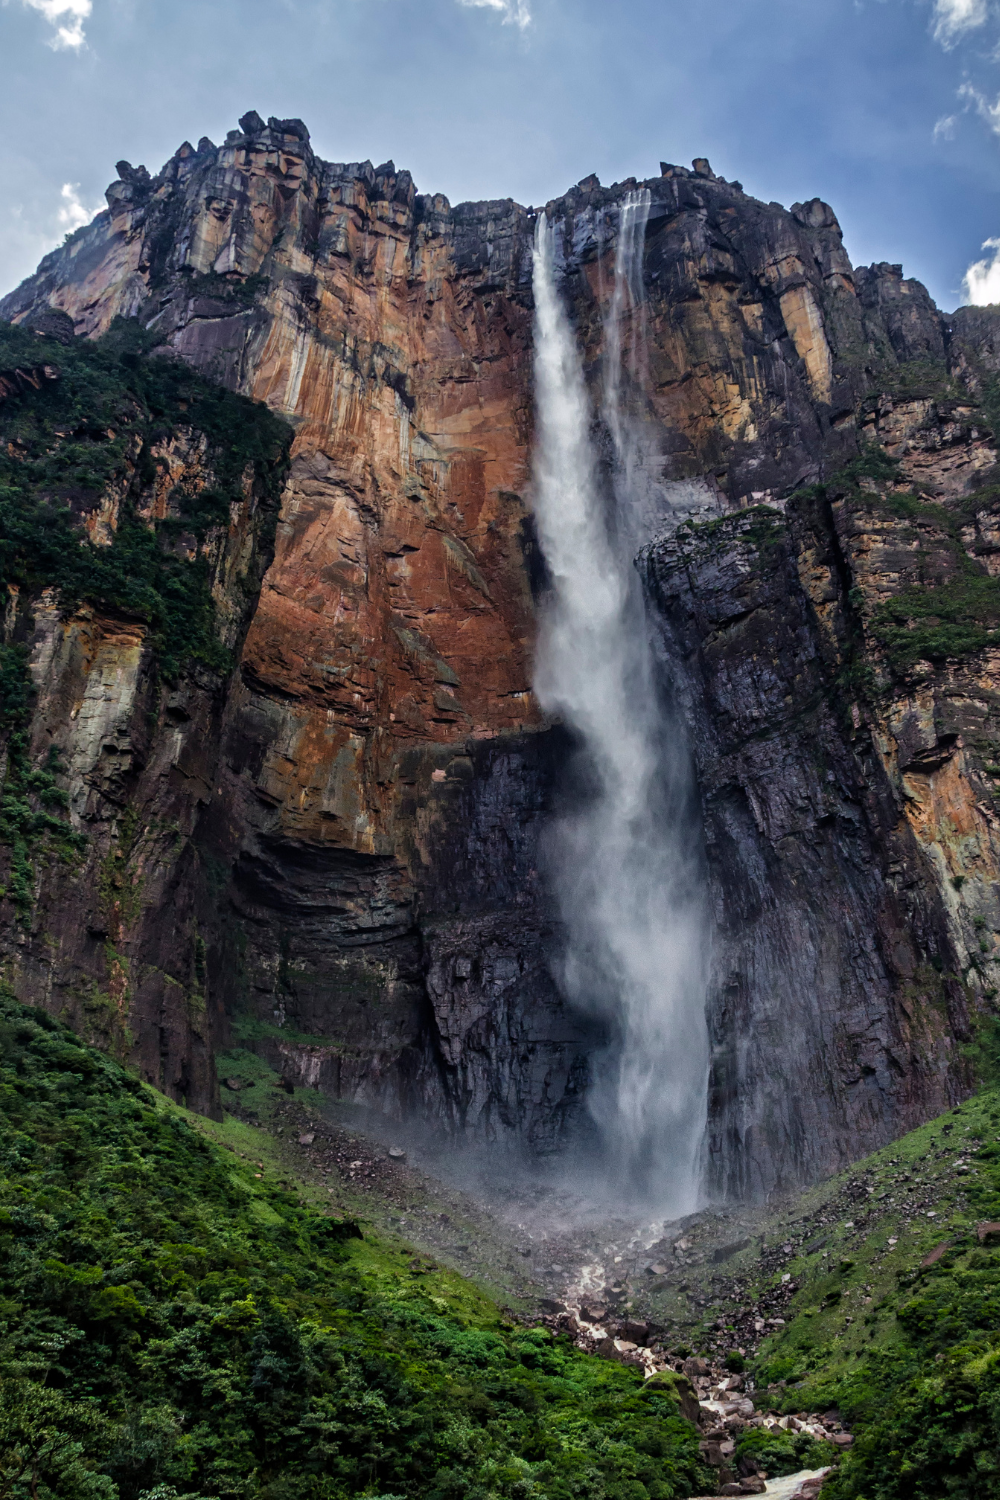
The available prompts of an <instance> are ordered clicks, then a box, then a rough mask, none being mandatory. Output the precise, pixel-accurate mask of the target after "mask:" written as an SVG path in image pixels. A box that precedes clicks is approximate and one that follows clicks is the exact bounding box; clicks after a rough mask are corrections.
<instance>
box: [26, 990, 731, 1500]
mask: <svg viewBox="0 0 1000 1500" xmlns="http://www.w3.org/2000/svg"><path fill="white" fill-rule="evenodd" d="M199 1123H200V1122H197V1120H196V1118H195V1117H192V1116H187V1115H186V1114H185V1112H184V1111H182V1110H180V1109H178V1108H176V1107H174V1106H172V1105H170V1104H168V1103H167V1102H166V1101H164V1100H163V1099H162V1098H160V1097H159V1096H158V1095H156V1094H155V1093H154V1092H153V1091H152V1090H150V1089H147V1088H145V1087H143V1086H141V1085H140V1084H138V1083H137V1082H136V1081H135V1080H133V1079H132V1078H130V1077H129V1076H128V1075H127V1074H126V1073H125V1072H124V1071H123V1070H122V1069H121V1068H119V1067H118V1066H117V1065H116V1064H114V1063H113V1062H111V1061H109V1060H108V1059H107V1058H105V1057H103V1056H101V1054H99V1053H97V1052H94V1051H92V1050H90V1049H88V1048H86V1047H84V1046H83V1045H82V1044H81V1043H80V1042H79V1041H78V1040H77V1039H76V1038H75V1037H73V1036H72V1035H71V1034H70V1033H69V1032H67V1031H66V1030H65V1029H64V1028H63V1027H62V1026H60V1025H59V1024H58V1023H57V1022H55V1021H53V1020H51V1019H50V1018H48V1017H47V1016H45V1015H44V1014H42V1013H39V1012H34V1011H31V1010H28V1009H26V1008H24V1007H22V1006H20V1005H18V1004H17V1003H16V1002H14V1001H13V1000H11V999H9V998H7V997H0V1152H2V1160H3V1176H2V1179H0V1246H2V1252H0V1496H3V1497H4V1500H29V1497H31V1500H115V1497H120V1500H139V1497H146V1500H154V1497H155V1500H171V1497H174V1496H183V1497H186V1500H199V1497H220V1500H222V1497H234V1500H237V1497H238V1500H257V1497H260V1500H264V1497H267V1500H300V1497H302V1500H305V1497H308V1500H327V1497H330V1500H334V1497H336V1500H339V1497H342V1496H352V1495H364V1496H372V1497H375V1496H380V1497H382V1500H389V1497H390V1496H392V1497H400V1500H402V1497H411V1496H412V1497H414V1500H416V1497H418V1496H419V1497H422V1500H424V1497H427V1500H460V1497H461V1500H492V1497H498V1500H499V1497H511V1500H529V1497H535V1496H537V1497H553V1500H556V1497H558V1500H563V1497H565V1500H570V1497H573V1500H604V1497H607V1500H647V1497H649V1500H670V1497H672V1496H675V1495H678V1496H683V1495H689V1494H692V1493H696V1492H699V1491H703V1490H704V1487H705V1486H706V1484H707V1483H709V1476H708V1475H707V1474H706V1473H705V1471H704V1470H702V1469H701V1468H700V1466H699V1455H698V1445H697V1434H696V1432H695V1429H694V1428H693V1427H691V1426H690V1424H688V1423H687V1422H685V1421H684V1420H683V1419H682V1418H681V1417H680V1416H679V1414H678V1405H677V1401H676V1397H675V1393H674V1391H673V1388H672V1385H671V1384H670V1383H669V1382H657V1383H656V1384H655V1386H654V1387H653V1389H649V1390H647V1389H646V1388H645V1387H644V1385H643V1380H642V1376H641V1373H640V1372H638V1371H636V1370H634V1369H627V1368H624V1367H621V1366H619V1365H616V1364H613V1363H611V1362H606V1361H600V1360H597V1359H594V1358H592V1357H589V1356H586V1355H583V1354H581V1353H579V1352H578V1351H577V1350H575V1349H573V1348H572V1346H571V1345H570V1344H569V1343H568V1342H567V1341H564V1340H557V1339H554V1338H553V1337H552V1336H551V1335H550V1334H549V1333H548V1332H547V1331H546V1330H545V1329H540V1328H536V1329H531V1328H519V1327H514V1326H512V1325H511V1324H510V1323H505V1322H504V1321H503V1319H502V1317H501V1315H500V1314H499V1312H498V1310H497V1309H496V1307H495V1306H494V1305H493V1304H492V1303H490V1302H488V1301H487V1300H486V1299H485V1298H484V1297H482V1296H480V1295H479V1294H478V1293H477V1292H476V1291H475V1290H474V1289H473V1288H472V1287H471V1286H470V1284H469V1283H468V1282H464V1281H462V1280H461V1278H459V1277H457V1276H454V1275H452V1274H451V1273H448V1272H443V1271H441V1270H440V1269H438V1268H437V1267H435V1266H433V1264H432V1263H428V1262H427V1261H426V1260H421V1259H419V1258H418V1259H412V1258H411V1252H410V1251H408V1250H407V1249H406V1247H404V1246H401V1245H398V1244H383V1243H380V1242H378V1241H375V1240H373V1239H372V1238H371V1237H370V1236H368V1237H366V1238H365V1239H361V1238H359V1236H358V1230H357V1228H356V1226H354V1225H353V1224H352V1223H350V1222H336V1221H333V1220H331V1219H328V1218H326V1217H324V1216H323V1215H322V1214H320V1213H319V1212H317V1211H315V1210H311V1209H307V1208H305V1207H303V1206H302V1205H300V1204H299V1203H298V1202H297V1201H296V1200H295V1199H294V1198H293V1197H292V1195H291V1194H290V1193H288V1192H286V1191H284V1190H283V1189H282V1188H281V1187H279V1186H278V1185H277V1184H276V1183H275V1182H274V1181H273V1180H272V1179H271V1177H270V1174H269V1173H268V1172H267V1171H266V1170H265V1169H264V1168H263V1167H262V1168H260V1169H259V1170H257V1171H255V1170H254V1168H255V1167H256V1163H254V1162H250V1163H247V1164H244V1163H242V1162H241V1161H239V1160H238V1159H236V1158H234V1157H231V1156H230V1155H229V1154H228V1153H227V1152H226V1151H225V1150H223V1149H222V1148H221V1147H220V1146H219V1145H217V1144H215V1143H214V1142H213V1141H212V1140H211V1139H210V1133H211V1129H212V1127H210V1126H207V1125H206V1127H205V1129H204V1130H202V1129H200V1128H198V1126H199Z"/></svg>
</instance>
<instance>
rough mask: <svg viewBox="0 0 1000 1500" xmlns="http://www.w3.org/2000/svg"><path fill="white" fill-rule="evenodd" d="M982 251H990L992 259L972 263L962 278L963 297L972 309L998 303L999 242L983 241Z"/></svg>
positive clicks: (999, 298)
mask: <svg viewBox="0 0 1000 1500" xmlns="http://www.w3.org/2000/svg"><path fill="white" fill-rule="evenodd" d="M983 249H984V250H992V251H993V255H992V257H990V256H985V257H984V258H983V259H982V260H977V261H974V262H973V263H972V265H971V266H970V267H969V269H968V270H967V271H966V273H965V275H964V276H963V277H962V286H963V289H964V291H965V295H966V297H967V298H968V300H969V301H970V302H971V303H972V305H973V307H988V306H989V305H990V304H991V303H993V302H1000V240H984V242H983Z"/></svg>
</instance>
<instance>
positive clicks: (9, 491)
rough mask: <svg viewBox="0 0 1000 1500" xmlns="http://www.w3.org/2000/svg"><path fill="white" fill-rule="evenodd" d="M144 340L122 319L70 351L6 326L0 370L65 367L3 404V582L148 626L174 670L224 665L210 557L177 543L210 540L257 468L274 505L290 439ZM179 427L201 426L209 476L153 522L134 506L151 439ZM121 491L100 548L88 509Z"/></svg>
mask: <svg viewBox="0 0 1000 1500" xmlns="http://www.w3.org/2000/svg"><path fill="white" fill-rule="evenodd" d="M149 344H150V340H149V338H148V336H147V335H145V334H144V333H143V332H142V330H141V329H140V328H139V326H138V324H137V323H135V322H128V321H124V320H118V321H117V322H116V324H115V326H114V327H113V328H112V329H111V331H110V332H109V333H108V334H106V335H105V336H104V338H102V339H98V340H96V341H93V342H92V341H90V340H84V339H81V340H78V341H76V342H75V343H73V344H71V345H70V346H69V347H64V346H63V345H61V344H59V343H57V342H56V341H54V340H52V339H47V338H40V337H39V336H38V335H37V334H35V333H32V332H29V331H27V330H25V329H21V328H14V327H11V326H10V325H8V324H3V325H0V369H6V370H14V369H19V368H20V369H24V370H32V369H37V368H39V367H40V366H41V365H42V364H45V363H47V364H48V365H50V366H51V367H53V368H54V369H56V370H58V378H56V379H52V380H42V381H41V384H40V389H38V390H33V389H31V388H30V386H28V387H26V388H25V391H24V394H22V395H19V396H11V397H8V399H7V400H6V401H5V402H4V403H3V404H2V405H0V589H2V590H5V591H6V590H11V589H15V590H19V591H20V595H21V597H22V598H23V597H31V596H36V595H37V594H38V593H40V592H41V590H43V589H45V588H53V589H55V590H57V592H58V596H59V599H60V602H61V604H62V605H63V607H64V608H66V609H67V610H70V609H72V608H74V607H75V606H76V605H77V604H79V603H81V602H84V601H85V602H88V603H90V604H94V605H96V606H98V607H100V608H105V609H109V610H112V611H114V612H116V613H118V614H120V615H124V616H126V617H128V618H131V619H135V620H140V621H143V622H145V623H146V624H147V625H148V626H149V629H150V636H151V642H152V645H153V646H154V648H155V650H156V653H157V662H158V669H159V671H160V674H161V675H162V676H163V677H166V678H168V679H172V678H174V677H176V676H177V674H178V672H179V671H180V670H181V668H182V667H183V665H184V664H185V663H186V662H188V661H196V662H201V663H203V664H204V665H205V666H208V667H209V668H211V669H212V670H214V671H217V672H225V671H228V670H229V669H230V667H231V662H230V659H229V653H228V652H227V651H226V649H225V647H224V646H223V645H222V643H221V641H220V640H219V638H218V634H217V631H216V628H215V614H214V608H213V603H212V596H211V591H210V576H209V564H208V561H207V559H206V558H205V557H204V556H203V555H202V554H201V551H200V550H199V551H198V553H197V556H196V557H195V558H194V559H193V560H189V559H188V557H187V555H186V551H187V550H188V549H186V548H180V549H179V548H178V546H177V543H178V539H179V538H180V537H182V536H189V537H192V538H193V539H194V541H195V542H196V543H198V544H201V543H202V542H204V540H205V538H206V536H207V534H208V533H209V531H210V530H211V528H212V527H213V526H218V525H225V524H227V523H228V520H229V506H230V502H231V501H232V500H236V499H241V498H243V486H244V477H245V475H246V472H247V469H248V467H250V468H252V470H253V474H254V478H255V479H256V481H257V483H258V486H259V487H260V489H261V492H262V494H263V497H264V499H265V501H267V500H268V499H269V500H270V501H271V504H272V507H274V508H275V510H276V506H277V499H278V494H279V491H280V487H281V483H282V479H283V474H284V469H285V463H286V457H287V449H288V443H289V440H290V436H291V435H290V432H289V429H288V428H287V427H286V425H285V424H284V423H283V422H282V421H280V419H279V418H277V417H276V416H274V415H273V413H271V412H270V411H268V410H267V408H266V407H264V406H261V405H258V404H257V403H255V402H252V401H248V400H247V399H246V398H245V397H243V396H237V395H234V394H233V393H232V392H231V391H226V390H224V389H223V388H222V387H220V386H215V385H212V384H211V383H210V382H209V381H207V380H204V379H203V378H202V377H200V376H198V375H196V374H195V373H194V372H193V371H192V370H190V369H189V368H188V367H187V366H186V365H183V364H181V363H180V362H179V361H177V360H174V359H169V358H164V357H162V356H160V355H157V356H154V357H150V355H149ZM181 429H190V430H193V431H194V432H195V433H196V434H197V433H203V434H204V436H205V439H206V441H207V449H206V453H205V462H206V465H207V468H208V470H209V472H210V475H211V483H209V484H208V485H206V486H204V487H202V488H200V489H199V488H198V487H196V486H194V485H189V486H188V487H187V489H186V490H184V491H183V492H182V493H179V494H175V495H173V496H172V499H173V500H174V502H175V508H176V511H177V514H175V515H171V516H168V517H166V518H164V519H163V520H160V521H158V522H152V523H150V522H148V521H147V520H145V519H143V518H142V517H140V516H139V514H138V513H137V509H136V502H137V499H138V498H139V496H140V494H141V493H142V491H143V489H144V488H147V487H148V486H150V485H151V484H152V483H153V481H155V480H156V479H157V461H156V457H155V453H154V449H155V447H156V445H157V444H159V443H162V442H164V441H165V440H169V439H170V438H171V437H173V436H175V435H176V434H177V433H178V431H179V430H181ZM112 492H113V493H116V494H117V495H119V497H120V503H119V511H118V523H117V527H116V530H115V533H114V537H113V540H112V542H111V545H109V546H95V545H93V544H92V543H91V542H90V540H89V539H88V537H87V535H86V533H85V531H84V530H83V525H82V521H83V517H84V516H85V515H86V514H87V513H88V512H90V511H92V510H93V509H94V508H95V506H96V505H97V503H98V501H99V499H100V497H101V496H102V495H104V494H108V493H112Z"/></svg>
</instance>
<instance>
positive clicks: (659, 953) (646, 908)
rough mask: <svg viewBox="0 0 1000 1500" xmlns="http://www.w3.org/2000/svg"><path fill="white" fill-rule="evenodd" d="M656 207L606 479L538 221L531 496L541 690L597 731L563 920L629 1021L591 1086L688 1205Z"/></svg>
mask: <svg viewBox="0 0 1000 1500" xmlns="http://www.w3.org/2000/svg"><path fill="white" fill-rule="evenodd" d="M648 207H649V198H648V194H647V195H646V196H645V197H643V196H642V195H640V194H630V195H629V196H628V198H626V200H625V202H624V203H623V205H622V206H621V210H620V217H619V225H618V237H617V245H616V254H615V266H614V285H613V288H612V293H611V296H610V299H609V301H608V303H607V308H606V313H605V321H604V346H605V357H604V363H603V377H602V382H601V386H602V389H601V391H600V394H599V401H598V403H597V404H598V406H599V410H600V414H601V419H602V422H603V426H604V428H605V429H606V431H607V433H608V434H609V435H610V439H611V448H612V455H613V457H612V462H611V466H610V467H611V474H610V483H608V482H607V481H602V477H601V473H600V471H599V466H598V463H597V456H596V450H595V446H594V440H593V438H592V435H591V434H592V429H593V427H594V425H595V412H594V410H593V409H592V403H591V399H590V396H589V394H588V391H587V387H586V383H585V380H584V375H583V367H582V362H581V358H580V354H579V352H578V350H577V347H576V341H575V338H574V334H573V330H572V328H571V325H570V321H569V318H568V315H567V312H566V310H565V308H564V307H563V305H562V302H561V299H560V295H559V291H558V288H557V285H556V275H555V269H556V236H557V233H558V232H559V230H558V226H557V225H556V224H555V223H550V222H549V221H548V219H547V218H546V216H545V214H544V213H542V214H540V215H539V218H538V223H537V226H536V231H535V244H534V252H533V281H534V297H535V399H536V409H537V411H536V415H537V425H536V454H535V476H534V477H535V514H536V524H537V527H538V533H539V538H540V542H541V546H542V550H543V552H544V555H545V559H546V562H547V565H548V570H549V573H550V576H551V579H552V589H551V596H550V599H549V602H548V606H547V608H546V610H545V612H544V614H543V619H542V626H541V638H540V642H539V650H538V660H537V667H536V690H537V692H538V695H539V698H540V700H541V702H542V704H543V706H544V707H545V708H546V709H547V710H549V711H550V712H552V713H554V714H558V715H559V716H560V717H561V718H562V719H563V721H564V722H565V723H567V724H568V725H569V726H570V727H571V728H572V730H574V731H575V734H576V736H577V739H578V741H579V744H580V747H581V748H580V755H579V762H580V765H579V769H580V778H579V780H580V785H581V787H582V790H581V791H580V794H579V796H578V797H577V799H576V802H575V804H574V806H573V809H572V811H568V812H566V813H564V814H563V815H561V816H560V817H559V818H558V820H557V823H556V826H555V828H554V829H553V830H552V847H551V869H552V872H553V875H554V879H555V883H556V887H557V894H558V899H559V903H560V908H561V914H562V918H563V924H564V930H565V935H566V936H565V943H566V946H565V953H564V957H563V966H562V975H561V979H562V984H563V987H564V990H565V992H566V993H567V995H568V997H569V998H571V999H572V1000H573V1001H574V1002H575V1003H577V1004H579V1005H581V1006H584V1007H586V1008H588V1009H590V1010H592V1011H595V1012H597V1013H599V1014H600V1015H602V1016H604V1017H605V1018H606V1019H607V1021H608V1022H609V1025H610V1028H611V1031H612V1035H613V1043H612V1045H611V1046H610V1047H609V1049H608V1052H607V1055H606V1056H605V1057H604V1058H603V1059H599V1060H598V1064H597V1068H596V1076H595V1079H594V1082H593V1085H592V1088H591V1091H590V1107H591V1111H592V1114H593V1116H594V1119H595V1122H596V1124H597V1127H598V1130H599V1135H600V1139H601V1142H602V1146H603V1154H604V1159H603V1177H604V1188H605V1191H606V1192H607V1193H608V1194H609V1196H611V1197H612V1198H615V1197H617V1198H618V1199H619V1200H620V1201H622V1202H623V1203H632V1204H634V1203H636V1202H637V1201H642V1202H643V1203H645V1204H647V1205H649V1206H651V1207H654V1208H656V1209H657V1210H662V1211H663V1213H664V1214H667V1215H678V1214H682V1213H685V1212H688V1211H690V1210H691V1209H692V1208H693V1207H694V1206H695V1204H696V1202H697V1198H698V1177H699V1170H698V1167H699V1154H700V1149H701V1144H702V1139H703V1135H704V1127H705V1110H706V1092H707V1072H708V1043H707V1032H706V1022H705V988H706V978H707V968H708V931H707V924H706V920H705V916H704V903H703V901H702V899H701V884H700V870H699V864H698V859H697V856H696V852H695V847H694V840H693V826H692V815H691V777H690V771H689V762H688V757H687V754H686V747H685V736H684V732H683V727H682V726H681V724H680V723H679V721H678V719H677V718H676V716H675V715H674V713H673V712H672V711H671V710H670V708H669V706H668V705H667V704H666V702H665V699H664V696H663V692H662V687H661V685H660V684H659V683H658V681H657V673H656V669H655V658H654V653H653V647H652V644H651V632H650V626H649V622H648V620H647V616H646V610H645V604H644V601H643V598H642V592H641V588H640V586H639V580H638V576H637V574H636V571H635V568H634V567H633V557H634V553H635V551H636V549H637V547H638V545H639V544H640V543H641V542H642V541H643V540H645V537H643V536H642V534H641V531H642V512H643V510H644V508H645V492H646V488H647V485H646V480H645V479H644V477H643V467H644V445H643V442H642V439H641V434H640V428H639V426H638V423H637V421H636V420H635V419H634V417H633V416H632V414H631V412H630V410H629V396H630V393H632V392H633V391H634V390H635V388H636V386H637V384H638V383H640V382H641V376H642V338H641V333H642V319H643V309H642V302H643V282H642V254H643V244H644V239H645V226H646V218H647V215H648ZM626 320H627V321H628V327H629V334H628V337H627V338H626V337H623V325H624V323H625V321H626ZM646 456H648V455H646ZM594 1166H595V1168H596V1167H597V1163H595V1164H594ZM595 1186H596V1183H595Z"/></svg>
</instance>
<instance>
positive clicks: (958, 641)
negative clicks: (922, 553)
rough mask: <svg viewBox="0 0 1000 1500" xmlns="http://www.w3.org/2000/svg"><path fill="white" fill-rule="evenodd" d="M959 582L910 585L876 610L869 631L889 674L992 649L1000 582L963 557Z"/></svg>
mask: <svg viewBox="0 0 1000 1500" xmlns="http://www.w3.org/2000/svg"><path fill="white" fill-rule="evenodd" d="M956 561H957V563H958V566H959V569H960V571H959V573H958V576H957V577H954V578H951V579H949V580H948V581H946V582H941V583H935V584H933V585H927V584H920V583H911V584H909V585H908V586H907V587H906V588H904V589H901V590H900V591H899V593H898V594H894V595H893V597H892V598H891V599H887V600H886V601H885V602H884V603H882V604H879V605H878V606H877V608H876V609H875V611H874V613H873V616H872V621H871V630H872V634H873V636H874V637H875V639H876V640H877V641H878V642H879V644H880V645H881V646H882V647H883V648H884V650H885V652H886V655H887V656H888V658H889V661H890V663H891V665H892V666H893V668H894V669H895V670H896V671H897V672H899V673H905V672H906V671H907V670H908V669H909V668H910V667H912V666H913V664H914V662H917V661H945V660H953V659H955V658H958V657H963V656H971V655H972V654H973V653H974V652H976V651H982V650H983V649H984V648H985V647H986V646H989V645H991V644H995V640H996V633H997V628H998V627H1000V578H991V577H989V575H988V574H986V573H984V572H981V571H980V570H979V569H978V568H977V567H976V565H975V563H973V562H971V560H970V559H968V558H965V557H964V556H963V557H962V558H960V559H957V560H956Z"/></svg>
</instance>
